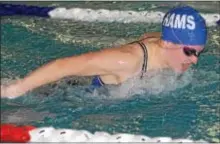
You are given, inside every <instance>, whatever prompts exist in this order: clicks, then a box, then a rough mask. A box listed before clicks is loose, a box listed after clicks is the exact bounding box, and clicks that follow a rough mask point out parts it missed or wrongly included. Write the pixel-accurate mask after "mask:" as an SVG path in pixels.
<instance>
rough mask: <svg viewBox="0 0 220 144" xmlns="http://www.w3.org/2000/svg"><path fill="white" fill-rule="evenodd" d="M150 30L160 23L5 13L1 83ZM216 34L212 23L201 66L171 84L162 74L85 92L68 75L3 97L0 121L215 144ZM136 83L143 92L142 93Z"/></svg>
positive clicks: (84, 81) (218, 104)
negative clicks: (16, 95) (17, 95)
mask: <svg viewBox="0 0 220 144" xmlns="http://www.w3.org/2000/svg"><path fill="white" fill-rule="evenodd" d="M130 3H131V4H132V2H129V3H128V4H127V5H126V6H125V7H124V8H125V9H126V8H131V9H132V10H136V8H138V6H140V5H144V6H146V9H147V8H149V9H150V8H151V7H152V5H153V4H151V3H146V2H138V3H136V2H133V3H134V6H133V7H132V5H131V4H130ZM52 4H56V5H65V6H67V5H68V4H66V3H59V2H56V3H52ZM52 4H51V3H49V4H47V3H45V4H44V5H52ZM108 4H109V5H111V3H108ZM39 5H43V4H39ZM72 5H74V4H72ZM75 5H78V6H87V7H91V8H98V6H97V4H91V3H88V4H87V5H82V4H81V3H76V4H75ZM112 5H113V7H111V8H112V9H114V8H115V9H119V7H123V5H124V4H123V3H118V7H116V6H115V4H112ZM154 5H155V4H154ZM156 5H157V4H156ZM68 6H69V5H68ZM102 6H103V8H106V4H105V2H103V3H101V2H100V3H99V7H102ZM202 6H203V5H201V9H202ZM210 7H211V6H210ZM158 9H159V8H158ZM210 9H212V7H211V8H210ZM207 11H211V10H207V9H204V12H207ZM147 31H160V25H159V24H146V23H139V24H132V23H128V24H122V23H98V22H91V23H86V22H76V21H71V20H63V21H60V20H51V19H43V18H34V17H29V18H27V17H8V18H3V19H2V22H1V81H3V82H5V81H10V80H13V79H15V78H21V77H23V76H25V75H26V74H27V73H29V72H30V71H32V70H33V69H35V68H37V67H39V66H40V65H42V64H44V63H46V62H48V61H50V60H53V59H56V58H60V57H64V56H71V55H77V54H80V53H84V52H88V51H94V50H98V49H101V48H107V47H110V46H112V45H117V44H123V43H126V42H129V41H132V40H135V39H137V38H138V37H139V35H141V34H142V33H144V32H147ZM216 36H217V37H218V36H219V35H218V29H217V27H211V28H209V38H210V39H209V40H208V44H207V50H206V51H205V53H203V54H202V55H201V57H200V60H199V63H198V64H197V65H196V66H193V67H192V69H190V70H189V71H188V72H187V73H186V74H185V75H184V76H183V78H181V80H178V81H177V82H172V80H173V79H174V78H173V77H172V76H167V75H166V76H167V79H166V81H165V80H164V79H162V78H163V76H161V77H159V78H155V79H153V80H152V83H141V82H138V81H137V82H135V84H139V85H141V86H139V87H138V88H136V87H135V88H133V87H132V88H133V89H132V90H131V91H129V93H127V89H129V88H130V87H131V85H132V84H131V83H129V82H128V83H126V84H125V85H122V86H118V87H113V88H112V87H106V88H101V89H100V90H98V91H96V92H95V93H92V92H90V91H87V89H88V88H89V86H88V83H89V81H90V78H89V77H88V78H76V77H71V78H67V79H64V80H61V81H59V82H56V83H52V84H49V85H46V86H43V87H40V88H38V89H36V90H33V91H31V92H29V93H27V94H26V95H25V96H24V97H20V98H17V99H13V100H8V99H2V100H1V122H6V123H10V122H12V123H15V124H31V125H35V126H38V127H40V126H54V127H56V128H74V129H85V130H88V131H91V132H95V131H106V132H109V133H118V132H120V133H121V132H126V133H131V134H144V135H147V136H169V137H172V138H189V137H190V138H192V139H194V140H197V139H203V140H207V141H210V142H219V141H220V140H219V137H220V131H219V127H220V124H219V120H220V114H219V113H220V99H219V93H220V91H219V84H220V82H219V73H220V69H219V62H220V58H219V43H218V42H219V37H218V38H216ZM141 88H146V89H145V90H144V91H141V90H140V89H141Z"/></svg>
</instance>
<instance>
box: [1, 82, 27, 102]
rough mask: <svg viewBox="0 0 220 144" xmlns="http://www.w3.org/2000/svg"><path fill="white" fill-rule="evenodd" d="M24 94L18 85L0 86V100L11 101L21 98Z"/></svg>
mask: <svg viewBox="0 0 220 144" xmlns="http://www.w3.org/2000/svg"><path fill="white" fill-rule="evenodd" d="M25 92H26V91H24V90H22V88H21V87H20V86H19V85H18V84H11V85H8V86H5V85H1V98H9V99H13V98H17V97H19V96H22V95H23V94H24V93H25Z"/></svg>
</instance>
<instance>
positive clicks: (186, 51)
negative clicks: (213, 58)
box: [183, 47, 202, 57]
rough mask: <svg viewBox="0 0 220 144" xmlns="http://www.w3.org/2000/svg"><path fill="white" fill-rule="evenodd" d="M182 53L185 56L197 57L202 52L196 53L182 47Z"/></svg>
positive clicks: (193, 50) (191, 49)
mask: <svg viewBox="0 0 220 144" xmlns="http://www.w3.org/2000/svg"><path fill="white" fill-rule="evenodd" d="M183 52H184V54H185V55H187V56H192V55H194V56H196V57H199V55H200V54H201V53H202V51H200V52H198V51H196V50H195V49H193V48H189V47H183Z"/></svg>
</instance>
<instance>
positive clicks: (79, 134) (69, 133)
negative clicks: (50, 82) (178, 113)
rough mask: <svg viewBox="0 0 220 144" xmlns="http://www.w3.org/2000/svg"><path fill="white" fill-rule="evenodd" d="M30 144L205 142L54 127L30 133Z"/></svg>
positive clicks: (38, 129)
mask: <svg viewBox="0 0 220 144" xmlns="http://www.w3.org/2000/svg"><path fill="white" fill-rule="evenodd" d="M29 134H30V137H31V140H30V142H157V143H160V142H162V143H164V142H205V141H203V140H201V141H193V140H190V139H172V138H171V137H155V138H150V137H147V136H144V135H133V134H128V133H118V134H114V135H111V134H109V133H107V132H95V133H94V134H92V133H90V132H88V131H86V130H71V129H54V128H52V127H43V128H36V129H33V130H31V131H30V132H29Z"/></svg>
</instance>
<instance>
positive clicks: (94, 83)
mask: <svg viewBox="0 0 220 144" xmlns="http://www.w3.org/2000/svg"><path fill="white" fill-rule="evenodd" d="M132 43H138V44H139V45H140V46H141V48H142V50H143V52H144V63H143V66H142V70H141V76H140V78H141V79H142V77H143V75H144V73H145V72H146V71H147V61H148V52H147V47H146V46H145V44H144V43H143V42H139V41H135V42H132ZM91 85H92V86H94V87H101V86H103V85H105V83H104V82H103V81H102V80H101V78H100V76H95V77H94V78H93V79H92V83H91Z"/></svg>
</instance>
